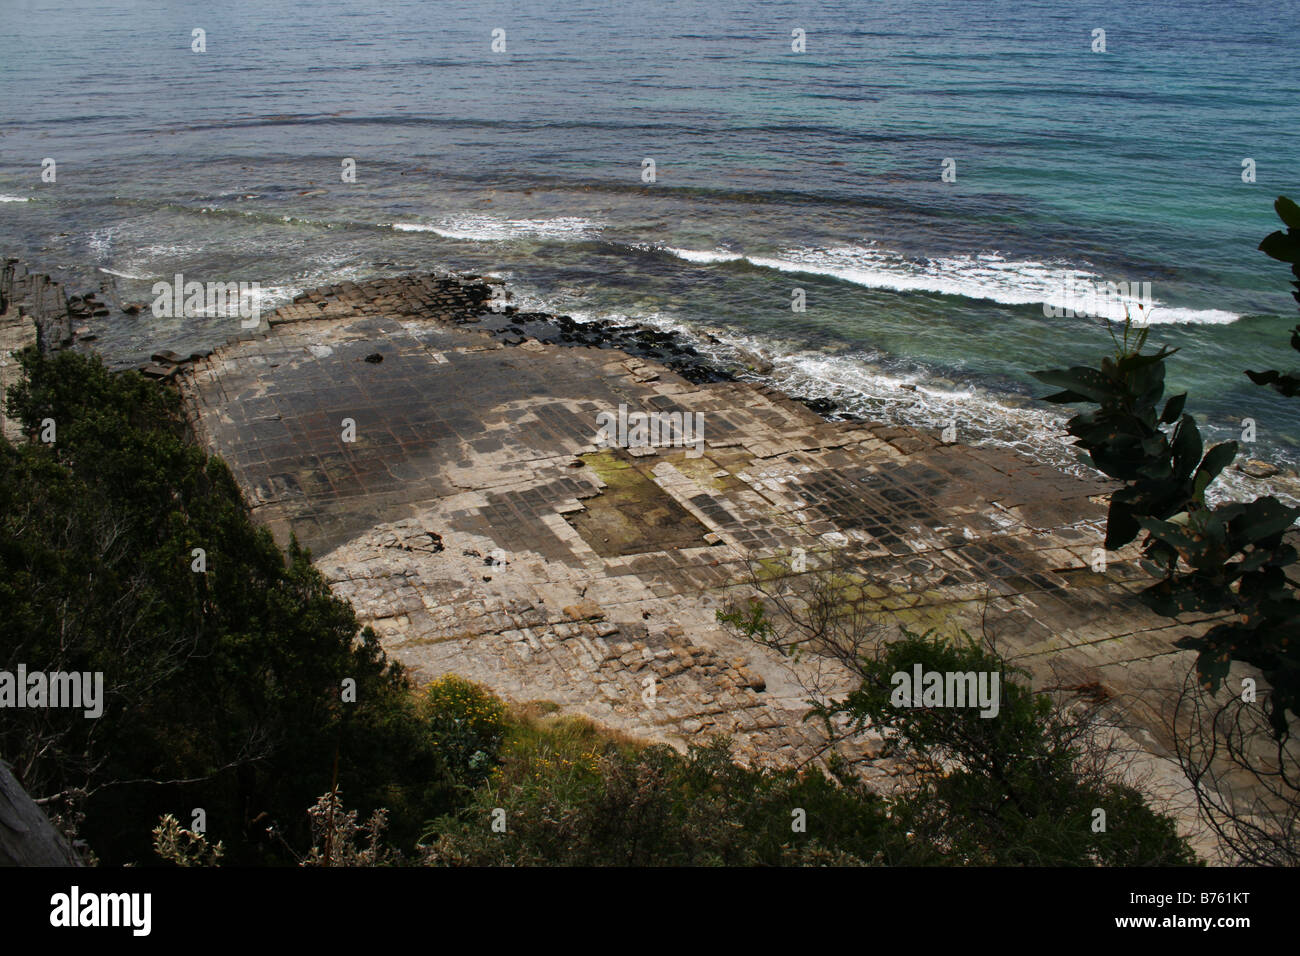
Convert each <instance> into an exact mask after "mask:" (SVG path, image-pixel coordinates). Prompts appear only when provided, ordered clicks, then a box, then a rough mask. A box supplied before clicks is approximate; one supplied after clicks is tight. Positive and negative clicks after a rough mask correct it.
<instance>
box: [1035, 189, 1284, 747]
mask: <svg viewBox="0 0 1300 956" xmlns="http://www.w3.org/2000/svg"><path fill="white" fill-rule="evenodd" d="M1276 209H1277V213H1278V215H1279V217H1280V218H1281V219H1282V221H1283V223H1284V224H1285V225H1286V226H1287V231H1286V232H1285V233H1283V232H1280V231H1279V232H1274V233H1272V234H1271V235H1269V236H1268V237H1266V238H1265V239H1264V241H1263V242H1262V243H1261V244H1260V248H1261V249H1262V250H1263V251H1264V252H1265V253H1266V254H1268V255H1270V256H1272V257H1273V258H1276V259H1280V260H1282V261H1284V262H1290V263H1291V264H1292V273H1293V274H1294V275H1296V277H1297V279H1296V282H1294V283H1292V284H1293V285H1294V286H1295V288H1296V291H1295V292H1293V293H1292V294H1293V295H1294V296H1295V297H1296V299H1297V301H1300V207H1297V206H1296V204H1295V203H1293V202H1291V200H1289V199H1286V198H1285V197H1282V198H1279V199H1278V201H1277V203H1276ZM1147 333H1148V330H1147V329H1141V330H1136V331H1135V330H1134V329H1133V327H1132V325H1131V323H1130V322H1126V323H1125V326H1124V334H1123V338H1122V339H1118V338H1117V339H1116V344H1115V354H1114V355H1113V356H1107V357H1104V358H1103V359H1102V361H1101V364H1100V366H1099V367H1096V368H1093V367H1087V366H1077V367H1074V368H1069V369H1051V370H1047V371H1041V372H1035V373H1034V375H1035V377H1036V378H1038V379H1039V380H1041V381H1043V382H1045V383H1046V384H1048V385H1053V386H1055V387H1057V388H1060V389H1062V391H1059V392H1055V393H1053V394H1052V395H1049V396H1047V398H1046V400H1047V401H1049V402H1057V403H1062V404H1086V405H1094V406H1096V407H1095V408H1093V409H1090V410H1089V411H1085V412H1082V413H1080V414H1078V415H1076V416H1074V417H1073V418H1071V419H1070V421H1069V423H1068V425H1067V430H1068V432H1069V434H1071V435H1073V436H1074V438H1075V444H1076V445H1078V446H1079V447H1081V448H1083V449H1084V450H1085V451H1086V452H1087V453H1088V456H1089V458H1090V460H1091V462H1092V464H1093V465H1094V467H1096V468H1097V469H1098V470H1099V471H1101V472H1102V473H1104V474H1106V475H1109V476H1110V477H1111V478H1115V479H1117V480H1118V481H1120V482H1123V487H1122V488H1120V489H1118V490H1117V491H1115V492H1113V493H1112V495H1111V501H1110V512H1109V515H1108V519H1107V528H1106V547H1107V548H1108V549H1115V548H1120V547H1123V546H1124V545H1126V544H1128V543H1129V542H1131V541H1133V540H1134V539H1135V538H1136V537H1137V536H1138V535H1139V534H1140V533H1143V532H1145V537H1144V539H1143V542H1142V551H1143V554H1144V556H1145V557H1146V558H1147V559H1148V561H1150V562H1151V564H1152V565H1153V566H1154V568H1155V570H1156V574H1157V575H1158V578H1159V579H1158V580H1157V581H1156V582H1155V583H1154V584H1152V585H1151V586H1150V587H1148V588H1147V589H1146V590H1145V591H1143V592H1142V595H1141V598H1142V600H1143V601H1144V602H1145V603H1146V604H1147V605H1148V606H1149V607H1151V608H1152V610H1154V611H1156V613H1158V614H1161V615H1163V616H1166V617H1171V618H1177V617H1179V616H1181V615H1184V614H1187V613H1199V614H1206V615H1215V616H1221V617H1222V618H1223V619H1222V620H1220V621H1219V622H1218V623H1216V624H1215V625H1214V626H1213V627H1211V628H1210V629H1209V630H1208V631H1206V632H1205V633H1204V634H1202V635H1200V636H1196V637H1190V636H1189V637H1184V638H1183V639H1181V640H1179V641H1177V642H1176V644H1177V646H1179V647H1183V648H1187V649H1191V650H1195V651H1197V652H1198V656H1197V668H1198V671H1199V673H1200V678H1201V681H1202V683H1203V684H1204V686H1205V687H1206V688H1207V689H1208V690H1209V691H1210V692H1211V693H1215V692H1217V691H1218V689H1219V685H1220V682H1221V681H1222V680H1223V678H1224V677H1226V676H1227V674H1228V670H1229V667H1230V666H1231V663H1232V661H1234V660H1236V661H1242V662H1244V663H1247V664H1250V665H1252V666H1254V667H1256V668H1258V669H1259V670H1260V671H1261V672H1262V673H1263V675H1264V677H1265V679H1266V680H1267V681H1268V682H1269V685H1270V687H1271V688H1272V694H1271V695H1270V696H1269V697H1268V698H1267V700H1266V701H1265V703H1266V706H1267V708H1268V715H1269V720H1270V723H1271V726H1272V732H1273V734H1274V735H1275V736H1276V737H1279V738H1281V737H1283V736H1285V735H1286V734H1287V722H1288V717H1287V711H1288V710H1289V711H1291V712H1292V713H1293V714H1294V713H1298V712H1300V641H1296V640H1295V639H1294V638H1295V636H1296V634H1298V633H1300V590H1298V589H1297V585H1296V582H1295V581H1294V580H1293V579H1291V578H1290V577H1288V574H1287V569H1288V568H1289V567H1291V566H1293V565H1294V564H1295V562H1296V558H1297V552H1296V548H1295V547H1294V546H1293V545H1292V544H1291V543H1290V542H1289V541H1288V540H1287V535H1288V532H1289V531H1290V530H1291V528H1292V526H1293V525H1294V523H1295V521H1296V519H1297V518H1300V508H1293V507H1288V506H1286V505H1284V504H1282V502H1281V501H1279V500H1278V499H1277V498H1276V497H1274V496H1272V495H1265V496H1263V497H1260V498H1256V499H1255V500H1254V501H1250V502H1228V503H1224V504H1220V505H1218V506H1217V507H1211V506H1209V505H1208V504H1207V503H1206V500H1205V492H1206V489H1207V488H1208V487H1209V485H1210V483H1211V482H1213V481H1214V480H1215V478H1217V477H1218V475H1219V473H1220V472H1222V471H1223V469H1224V468H1226V467H1227V466H1228V465H1229V464H1230V463H1231V462H1232V460H1233V458H1235V457H1236V454H1237V444H1236V442H1224V443H1222V444H1219V445H1215V446H1214V447H1213V448H1211V449H1209V451H1206V452H1204V454H1202V452H1203V446H1202V442H1201V437H1200V433H1199V430H1198V429H1197V427H1196V422H1195V420H1194V419H1193V418H1192V416H1191V415H1189V414H1186V413H1185V412H1184V411H1183V406H1184V404H1185V402H1186V399H1187V396H1186V394H1181V395H1174V396H1172V397H1170V398H1169V399H1168V400H1166V401H1164V402H1163V407H1161V402H1162V399H1163V397H1164V379H1165V361H1166V360H1167V359H1168V358H1170V357H1171V356H1173V355H1174V354H1175V353H1176V352H1177V349H1169V348H1163V347H1162V348H1160V349H1157V350H1156V351H1154V352H1144V351H1143V349H1144V348H1145V346H1146V342H1147ZM1291 344H1292V346H1293V347H1294V348H1296V349H1297V350H1300V326H1297V328H1296V331H1295V332H1293V333H1292V337H1291ZM1246 374H1247V375H1249V376H1250V378H1251V380H1252V381H1254V382H1255V383H1256V384H1261V385H1268V386H1271V387H1272V388H1274V389H1276V390H1277V391H1278V392H1279V393H1280V394H1282V395H1287V396H1293V395H1295V394H1297V383H1300V378H1298V377H1297V376H1296V375H1294V374H1287V375H1284V374H1282V373H1280V372H1277V371H1267V372H1247V373H1246Z"/></svg>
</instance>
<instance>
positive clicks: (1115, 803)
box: [718, 599, 1196, 866]
mask: <svg viewBox="0 0 1300 956" xmlns="http://www.w3.org/2000/svg"><path fill="white" fill-rule="evenodd" d="M718 617H719V620H720V621H721V622H722V623H724V624H726V625H728V626H730V627H731V628H733V629H734V630H736V631H737V632H738V633H740V634H742V635H744V636H746V637H748V638H749V639H751V640H753V641H755V642H757V643H761V644H763V645H764V646H767V647H770V648H772V649H774V650H777V651H778V652H780V653H782V654H785V655H792V654H793V653H795V652H796V651H797V650H804V652H806V648H803V647H802V645H801V643H800V642H798V641H797V640H794V639H792V637H791V634H801V633H803V632H804V631H805V630H807V629H809V628H811V629H812V630H815V631H819V632H820V631H822V630H824V629H823V628H820V627H818V626H817V624H816V622H810V621H808V620H800V619H788V615H787V614H785V613H782V614H779V615H774V614H772V613H771V612H770V611H769V609H768V607H767V605H766V604H765V603H764V602H763V601H762V600H759V599H754V600H752V601H750V602H749V603H748V605H747V606H744V607H736V608H728V609H726V610H724V611H721V612H719V614H718ZM873 633H874V632H873ZM881 633H882V634H883V632H881ZM900 633H901V637H898V638H896V639H893V640H889V639H885V638H883V637H881V634H876V635H875V636H876V637H878V638H880V639H879V640H876V641H874V642H872V646H869V644H868V642H866V641H858V642H855V643H853V645H852V647H851V648H850V649H849V650H848V651H847V652H845V653H844V654H842V655H838V656H837V659H839V660H840V661H841V662H842V663H843V664H845V666H847V667H848V668H849V669H850V670H851V671H852V672H853V674H854V677H855V679H857V680H858V681H859V683H858V686H857V687H856V688H855V689H854V690H853V691H851V692H850V693H848V694H846V695H844V696H842V697H836V698H833V699H830V700H827V701H822V702H819V701H818V700H816V699H810V701H809V707H810V709H809V713H808V718H809V719H812V720H817V721H819V722H821V723H822V724H823V725H824V726H825V727H826V728H827V730H828V732H829V731H832V730H834V729H835V728H838V729H839V732H840V733H845V732H854V731H863V730H866V729H868V728H870V729H872V730H874V731H875V732H876V733H879V734H881V735H882V736H883V737H884V741H885V745H884V750H883V751H882V752H881V753H880V754H879V757H880V759H888V760H891V761H893V762H895V764H896V766H897V768H898V772H899V775H898V778H897V779H898V780H899V781H900V784H899V788H898V789H897V790H896V791H895V792H894V793H893V794H891V796H890V797H889V799H888V800H887V802H886V811H887V814H888V818H889V821H890V826H891V828H892V832H891V833H889V834H888V835H887V839H885V840H884V842H883V843H882V847H881V859H882V860H883V861H885V862H889V863H893V864H907V865H997V866H1021V865H1032V866H1131V865H1148V866H1151V865H1190V864H1194V863H1195V862H1196V857H1195V854H1194V853H1193V852H1192V850H1191V849H1190V848H1189V846H1188V845H1187V843H1186V842H1185V841H1184V840H1183V839H1182V838H1181V837H1179V835H1178V833H1177V831H1176V828H1175V825H1174V821H1173V819H1172V818H1171V817H1169V816H1167V815H1165V814H1162V813H1160V812H1158V811H1156V810H1154V809H1152V808H1151V807H1150V806H1149V804H1148V803H1147V801H1146V798H1145V796H1144V795H1143V794H1142V793H1141V792H1140V791H1139V790H1137V789H1136V788H1134V787H1133V786H1131V785H1130V784H1128V783H1126V782H1125V781H1124V780H1123V778H1122V773H1123V770H1124V766H1125V764H1126V762H1127V761H1126V760H1125V756H1126V755H1124V754H1121V753H1118V752H1115V751H1114V750H1113V744H1112V742H1111V740H1110V738H1108V736H1107V733H1106V730H1105V728H1104V727H1102V726H1101V725H1100V723H1099V722H1098V721H1097V714H1096V712H1095V710H1093V709H1091V708H1086V707H1081V706H1078V705H1075V706H1070V707H1067V706H1064V705H1062V704H1059V703H1058V702H1056V701H1054V700H1053V699H1052V698H1051V697H1049V696H1047V695H1045V694H1037V693H1035V692H1033V691H1032V690H1031V689H1030V688H1029V687H1028V686H1027V685H1026V684H1025V683H1024V682H1023V677H1024V674H1023V672H1021V671H1019V670H1018V669H1016V668H1014V667H1012V666H1011V665H1009V664H1008V663H1007V661H1006V660H1004V659H1003V658H1002V657H1001V656H1000V655H999V654H998V653H996V651H994V650H992V649H987V648H985V647H983V646H981V645H980V644H978V643H977V642H975V641H974V640H973V639H971V638H970V636H969V635H967V634H965V632H961V633H960V634H959V635H958V636H957V637H955V638H945V637H942V636H940V635H938V634H937V633H935V632H933V631H929V632H926V633H924V634H917V633H914V632H911V631H909V630H907V629H906V628H903V629H901V631H900ZM823 651H824V649H823ZM918 671H919V673H920V674H921V675H926V674H938V675H950V674H951V675H958V674H962V675H966V674H969V675H973V676H975V677H976V678H978V677H979V675H984V680H985V684H984V685H983V687H984V688H985V690H987V691H989V693H988V694H987V695H986V696H985V698H984V699H982V700H981V701H979V702H974V701H965V702H963V701H961V700H947V699H939V700H930V699H926V698H925V697H924V696H921V691H920V689H919V688H917V689H914V690H912V689H909V688H911V685H912V683H914V675H916V674H917V673H918ZM994 675H996V678H997V681H996V685H995V684H994V679H993V678H994ZM945 679H946V677H945ZM976 683H977V685H978V679H977V681H976ZM995 686H996V690H997V692H996V693H993V690H994V688H995ZM905 691H906V692H905ZM913 694H915V695H917V696H918V697H919V698H920V700H919V703H922V704H924V706H911V703H912V701H913V699H914V698H913ZM994 701H996V707H994V706H986V705H989V704H992V702H994ZM1097 811H1102V813H1103V814H1104V816H1102V815H1099V814H1098V812H1097ZM1099 824H1101V826H1100V827H1099Z"/></svg>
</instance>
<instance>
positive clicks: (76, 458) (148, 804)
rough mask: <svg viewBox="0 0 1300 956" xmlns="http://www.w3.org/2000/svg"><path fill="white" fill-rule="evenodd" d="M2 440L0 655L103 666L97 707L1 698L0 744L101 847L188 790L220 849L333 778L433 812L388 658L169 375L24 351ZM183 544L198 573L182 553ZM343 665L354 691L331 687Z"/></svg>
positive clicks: (123, 840)
mask: <svg viewBox="0 0 1300 956" xmlns="http://www.w3.org/2000/svg"><path fill="white" fill-rule="evenodd" d="M20 361H21V363H22V366H23V369H24V371H25V373H26V378H25V379H24V380H23V381H22V382H20V383H19V384H18V385H16V386H14V387H13V388H11V390H10V395H9V405H8V408H9V412H10V414H11V415H12V416H14V417H15V418H16V419H18V420H20V421H21V422H22V424H23V426H24V427H25V428H26V429H27V430H28V432H29V434H32V435H37V434H39V433H40V432H42V431H45V430H46V426H47V425H48V423H49V422H53V423H54V426H55V431H54V438H55V440H54V441H53V442H52V443H47V442H43V441H39V440H34V441H30V442H25V443H21V444H19V445H18V446H13V445H11V444H9V443H8V442H0V669H3V670H7V671H10V672H14V671H16V669H17V667H18V665H19V664H24V665H26V668H27V670H28V671H29V672H31V671H37V670H40V671H77V672H97V671H98V672H102V673H103V675H104V698H105V699H104V701H103V715H102V716H100V717H99V718H97V719H87V718H86V717H84V716H83V714H82V711H81V710H75V709H49V708H38V709H15V710H9V711H6V714H5V720H4V721H3V723H2V724H0V752H3V753H4V755H5V756H6V758H7V759H9V760H10V761H11V762H12V763H13V765H14V770H15V773H16V774H18V775H19V777H20V779H21V780H22V782H23V784H24V786H25V787H26V789H27V790H28V791H29V792H30V793H32V795H33V796H34V797H37V798H38V799H44V800H46V801H47V804H46V805H47V806H48V807H50V808H51V809H52V810H54V811H59V810H60V809H61V808H62V807H65V806H71V807H73V808H74V812H75V813H76V814H77V815H82V814H84V824H83V825H82V828H81V833H80V836H81V837H82V838H83V839H84V840H85V841H86V842H88V843H89V845H90V846H91V847H92V848H93V849H94V850H95V851H96V853H97V854H98V855H99V857H100V859H101V860H102V861H103V862H105V863H121V862H127V861H129V860H132V859H142V858H143V859H147V858H148V856H147V854H148V850H149V846H148V835H149V833H150V830H151V828H152V826H153V824H154V823H155V822H156V821H157V820H158V819H159V818H160V817H162V816H163V815H165V814H169V813H170V814H173V815H174V816H175V817H177V818H178V819H180V820H184V821H190V820H191V819H192V818H193V817H194V814H195V811H196V810H202V812H203V816H205V817H206V826H207V828H208V832H209V834H210V835H211V836H212V838H213V840H214V841H215V840H217V839H219V840H220V841H221V842H222V843H223V845H224V848H225V858H226V859H227V860H228V861H229V862H236V863H238V862H253V861H274V860H278V859H284V858H285V856H284V853H283V852H282V850H281V849H280V847H279V846H278V845H277V844H275V843H273V842H271V841H269V840H268V838H267V830H268V828H272V827H276V826H277V825H278V826H279V827H280V828H281V829H280V830H279V831H278V832H280V833H281V835H282V836H283V837H285V838H286V839H287V840H289V841H291V842H295V843H298V844H301V843H303V842H306V839H307V836H308V825H307V821H306V820H305V819H304V817H303V808H304V807H306V806H309V805H310V804H311V802H312V801H313V800H314V799H315V797H316V796H317V795H318V794H320V793H322V792H324V791H327V790H329V789H330V788H331V786H332V785H333V784H334V783H335V773H336V771H335V766H336V762H337V783H338V784H339V785H340V786H342V787H345V788H346V789H347V792H349V793H350V794H351V795H352V796H353V797H354V798H356V799H357V800H358V801H360V802H361V803H362V804H363V805H365V806H367V807H375V806H379V805H381V804H382V805H384V806H387V807H389V808H390V809H391V810H392V812H393V814H394V817H395V818H397V819H401V820H403V821H412V822H411V823H410V824H409V825H408V826H407V828H406V830H405V831H402V830H401V828H400V827H399V828H398V830H397V832H398V835H399V836H401V837H403V838H405V839H407V840H412V839H414V837H415V836H416V835H418V827H417V826H416V824H415V822H414V821H418V820H419V819H421V818H422V817H425V816H426V815H429V814H432V813H437V812H443V811H445V810H446V809H448V808H449V807H448V805H447V804H442V803H439V802H437V799H436V796H435V794H434V790H436V787H437V785H438V784H439V782H440V781H439V777H438V765H437V761H436V760H435V759H434V752H433V746H432V743H431V741H430V739H429V736H428V734H427V733H426V732H425V730H424V727H423V724H422V722H421V721H420V719H419V716H418V714H417V713H416V712H415V708H414V702H413V700H412V698H411V695H410V694H409V690H408V684H407V681H406V678H405V677H404V675H403V674H402V672H401V670H400V668H399V667H397V666H395V665H393V664H390V663H389V662H388V661H387V660H386V659H385V657H384V654H383V652H382V650H381V649H380V647H379V643H378V641H377V639H376V638H375V635H374V634H373V633H372V632H371V631H369V630H368V629H367V630H365V631H361V632H360V633H358V631H359V628H358V625H357V620H356V617H355V616H354V614H353V612H352V609H351V607H350V605H348V604H347V603H346V602H344V601H340V600H338V599H337V598H335V597H333V596H332V595H331V594H330V591H329V588H328V587H327V585H326V583H325V581H324V579H323V578H322V577H321V575H320V574H319V573H318V572H317V571H316V570H315V569H314V568H313V567H312V566H311V564H310V559H309V556H308V555H307V554H306V553H305V552H303V551H302V550H300V549H299V548H298V547H297V546H296V543H295V544H294V545H293V546H292V547H291V549H290V551H289V554H288V556H287V559H286V555H285V554H284V553H283V552H282V551H281V550H280V549H279V548H278V547H277V546H276V545H275V543H274V541H273V540H272V538H271V535H270V534H269V532H267V531H266V530H265V529H264V528H260V527H258V526H256V525H254V524H253V522H252V521H251V519H250V517H249V514H248V510H247V508H246V507H245V504H244V502H243V499H242V497H241V495H240V493H239V490H238V488H237V486H236V484H235V482H234V480H233V478H232V477H231V475H230V472H229V471H228V469H227V468H226V466H225V464H224V463H223V462H222V461H221V460H220V459H218V458H215V457H210V456H208V455H206V454H205V453H204V452H203V451H202V449H200V448H198V447H196V446H195V445H194V444H193V443H192V442H191V441H190V440H188V437H187V434H186V431H185V428H184V425H183V422H182V420H181V417H180V415H179V408H178V406H179V401H178V398H177V396H176V395H175V393H173V392H171V391H170V390H167V389H164V388H161V387H159V386H157V385H155V384H153V383H150V382H148V381H147V380H145V379H143V378H142V377H141V376H140V375H138V374H137V373H135V372H126V373H122V374H117V375H114V374H110V373H109V372H108V371H107V370H106V369H105V368H104V366H103V365H102V364H101V363H100V361H99V360H98V359H97V358H88V357H85V356H82V355H79V354H75V353H69V352H63V353H57V354H56V355H54V356H52V357H49V358H45V357H41V356H39V355H38V354H37V353H36V352H35V351H34V350H28V351H27V352H25V353H23V354H22V355H21V356H20ZM196 548H201V549H203V552H204V560H205V562H206V570H205V571H196V570H194V568H195V561H196V553H195V551H194V549H196ZM346 679H351V680H353V681H355V682H356V698H355V699H356V703H345V702H343V695H342V687H343V682H344V680H346Z"/></svg>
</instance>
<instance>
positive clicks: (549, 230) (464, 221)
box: [393, 215, 600, 242]
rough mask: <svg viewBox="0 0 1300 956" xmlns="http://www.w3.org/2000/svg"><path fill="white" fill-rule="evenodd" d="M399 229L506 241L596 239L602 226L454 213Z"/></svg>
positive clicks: (573, 219)
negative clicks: (435, 221)
mask: <svg viewBox="0 0 1300 956" xmlns="http://www.w3.org/2000/svg"><path fill="white" fill-rule="evenodd" d="M393 229H395V230H397V231H398V232H432V233H435V234H436V235H439V236H442V237H443V238H444V239H463V240H468V241H471V242H503V241H506V240H510V239H554V240H570V241H574V240H583V239H591V238H594V237H595V236H596V235H597V233H598V232H599V231H600V225H599V224H598V223H595V222H592V221H591V220H590V219H583V218H581V217H578V216H560V217H558V218H556V219H500V218H497V217H494V216H470V215H462V216H451V217H448V218H446V219H443V220H441V221H440V222H438V223H419V222H395V223H393Z"/></svg>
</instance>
